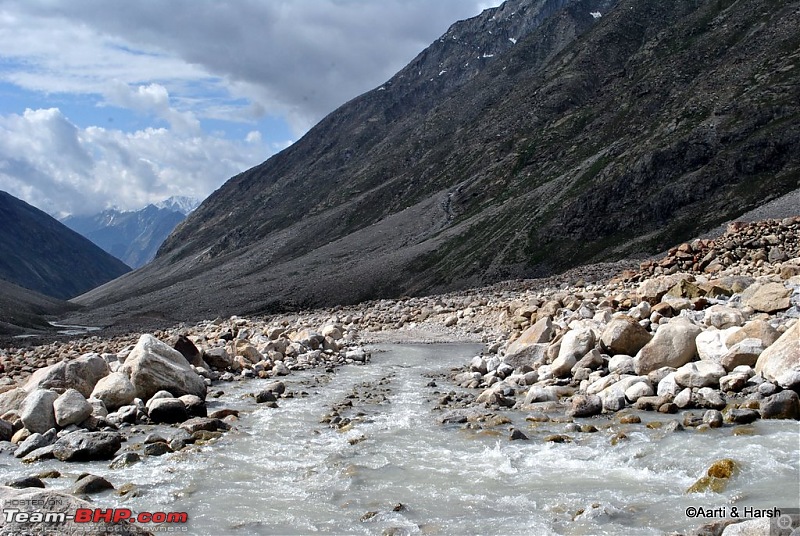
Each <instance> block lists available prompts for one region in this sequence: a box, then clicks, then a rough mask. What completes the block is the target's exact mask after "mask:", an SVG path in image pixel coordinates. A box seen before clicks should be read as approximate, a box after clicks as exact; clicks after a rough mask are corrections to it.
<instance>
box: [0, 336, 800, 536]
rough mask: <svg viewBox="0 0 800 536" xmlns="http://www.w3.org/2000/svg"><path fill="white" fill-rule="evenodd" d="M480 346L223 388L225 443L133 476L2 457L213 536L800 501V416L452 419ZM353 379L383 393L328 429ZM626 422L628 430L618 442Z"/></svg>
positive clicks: (609, 523) (596, 520)
mask: <svg viewBox="0 0 800 536" xmlns="http://www.w3.org/2000/svg"><path fill="white" fill-rule="evenodd" d="M479 350H480V347H479V346H476V345H463V344H462V345H455V344H451V345H386V346H383V347H381V348H377V349H376V351H375V352H373V357H372V361H371V362H370V363H369V364H368V365H366V366H348V367H344V368H341V369H338V370H337V371H336V372H335V373H333V374H326V373H324V372H322V371H307V372H303V373H296V374H293V375H292V376H290V377H288V379H287V384H288V387H289V389H290V390H292V391H294V392H296V393H298V395H299V394H300V393H301V392H302V391H305V392H307V393H308V396H296V397H294V398H290V399H285V400H281V401H280V407H279V408H276V409H269V408H266V407H263V406H257V405H256V404H255V403H254V401H253V399H252V398H247V397H246V396H245V395H246V394H247V393H252V392H255V391H258V386H259V385H260V384H261V383H262V382H263V381H262V380H251V381H248V382H241V383H235V384H221V388H222V389H224V390H225V395H223V396H222V397H221V398H220V399H219V403H218V404H217V403H210V408H211V409H213V408H214V407H230V408H238V409H240V410H241V419H240V421H238V422H237V423H236V425H235V430H232V431H230V432H228V433H227V434H226V435H225V436H224V437H223V438H222V439H220V440H219V441H217V442H215V443H212V444H209V445H205V446H202V447H192V448H190V451H189V452H181V453H175V454H168V455H165V456H162V457H159V458H153V457H151V458H146V459H145V460H144V461H143V462H141V463H138V464H135V465H133V466H131V467H128V468H125V469H120V470H111V469H109V468H108V463H107V462H93V463H82V464H63V463H58V462H56V461H47V462H41V463H40V464H37V465H36V466H34V467H31V466H22V465H21V464H20V463H19V462H18V461H17V460H12V459H10V458H9V457H8V456H2V457H0V478H3V479H4V480H8V479H10V478H12V477H15V476H23V475H27V474H34V473H37V472H41V471H43V470H45V469H49V468H56V469H58V470H60V471H61V472H62V474H64V478H61V479H55V480H48V481H47V482H48V486H52V487H54V488H57V487H59V486H61V487H65V486H69V485H70V484H71V482H72V480H74V478H75V477H76V476H77V475H78V474H79V473H80V472H83V471H88V472H91V473H94V474H99V475H103V476H106V478H108V479H109V480H111V481H112V482H113V483H114V484H115V485H116V486H117V487H119V486H120V485H121V484H123V483H126V482H132V483H134V484H136V485H137V486H138V487H139V489H140V492H141V493H140V495H139V496H138V497H132V498H131V497H128V498H125V497H123V498H120V497H117V496H116V495H114V494H113V493H106V494H103V495H97V496H95V497H94V499H93V500H94V502H95V503H96V504H97V505H98V506H102V507H105V508H108V507H112V506H116V507H127V508H131V509H133V510H134V511H167V512H170V511H175V512H184V511H185V512H188V513H189V518H190V519H189V524H188V533H190V534H198V535H204V534H206V535H220V534H230V535H251V534H252V535H261V534H316V533H320V534H381V533H385V534H542V535H543V534H575V535H580V534H633V535H636V534H664V533H666V532H670V531H685V530H689V529H691V528H693V527H696V526H698V525H700V524H702V523H705V522H709V521H712V519H692V518H688V517H687V516H686V514H685V512H686V509H687V508H688V507H692V506H695V507H703V508H727V511H730V509H731V507H732V506H738V507H739V508H740V511H741V509H743V508H744V507H745V506H752V507H757V508H773V507H779V508H790V507H793V508H797V507H798V489H799V488H798V486H800V476H799V475H800V459H799V458H800V444H799V441H800V439H799V437H800V435H799V434H800V423H797V422H790V421H763V422H762V421H759V422H757V423H755V424H754V425H752V426H749V427H746V428H745V430H749V432H750V433H751V434H752V435H734V434H733V430H734V428H732V427H725V428H722V429H717V430H708V431H707V432H697V431H693V430H689V431H684V432H674V433H666V432H665V431H663V430H661V429H648V428H646V427H645V426H644V425H643V424H635V425H620V424H614V423H613V421H610V420H609V419H607V418H602V419H586V420H585V422H587V423H593V424H595V425H596V426H597V428H599V429H600V431H599V432H597V433H570V434H569V435H570V436H571V437H572V438H573V442H571V443H562V444H555V443H548V442H545V441H543V437H544V435H546V434H548V433H563V432H564V426H565V425H564V424H557V423H552V422H551V423H543V424H537V425H534V424H532V423H528V422H526V421H525V416H526V415H527V413H525V412H516V411H508V412H504V414H506V415H508V417H509V418H511V419H512V421H513V425H514V426H516V427H517V428H519V429H521V430H523V431H524V432H525V433H526V434H527V435H528V436H529V437H530V441H509V440H508V427H509V426H511V424H507V425H504V426H501V427H499V428H497V429H496V430H498V432H489V431H486V430H483V431H476V430H468V429H463V428H462V426H463V425H441V424H438V422H437V416H438V415H440V413H439V412H437V411H433V408H434V406H435V405H436V401H437V398H438V397H439V395H437V394H435V391H440V392H447V391H449V390H451V389H452V386H450V385H449V384H447V382H446V381H445V380H443V379H440V378H439V379H436V382H437V383H438V387H428V386H427V384H428V382H430V381H431V379H430V377H429V375H428V374H427V373H430V372H441V371H444V370H447V369H448V368H449V367H452V366H459V365H462V364H464V363H466V362H468V360H469V358H470V357H471V356H472V355H474V354H475V353H477V352H478V351H479ZM367 385H368V386H369V387H366V386H367ZM354 388H356V391H358V392H361V393H362V394H363V393H365V392H369V393H373V394H376V396H378V397H377V398H375V397H373V398H371V399H369V401H368V403H362V402H363V397H362V398H361V399H359V398H351V399H350V400H351V401H352V403H353V406H354V407H353V408H352V412H353V414H356V413H359V412H360V413H362V414H363V415H361V416H360V418H359V419H357V420H356V421H355V422H354V424H353V426H352V427H347V428H346V429H345V430H344V431H339V430H335V429H333V428H331V427H330V426H329V425H327V424H324V423H321V422H320V420H321V419H322V418H323V417H324V416H325V415H326V414H327V413H328V412H330V410H331V406H332V405H334V404H337V403H340V402H343V401H345V400H348V399H347V398H346V397H347V396H348V395H349V394H351V393H352V392H353V390H354ZM379 395H384V396H385V398H386V400H385V401H383V402H381V401H380V400H381V398H380V397H379ZM210 400H211V399H210ZM645 417H646V418H652V419H661V420H665V421H666V420H669V419H671V418H675V416H662V415H652V414H648V415H647V416H645ZM609 424H610V425H611V426H610V427H609V426H608V425H609ZM619 431H624V432H625V433H626V435H627V437H628V439H627V440H624V441H620V442H619V443H617V445H614V446H612V445H611V442H610V440H611V438H612V437H613V436H614V435H615V434H616V433H618V432H619ZM720 458H733V459H734V460H736V461H737V462H738V464H739V465H740V471H739V473H738V474H736V475H734V477H733V478H732V479H731V481H730V484H729V486H728V488H727V489H725V490H724V491H723V492H722V493H719V494H716V493H703V494H692V495H687V494H686V493H685V491H686V489H687V488H688V487H689V486H691V485H692V484H693V483H694V482H695V481H696V480H697V478H698V477H700V476H701V475H703V474H704V473H705V471H706V469H707V468H708V466H709V465H710V464H711V463H712V462H714V461H715V460H718V459H720ZM400 505H402V506H400ZM580 512H583V513H580Z"/></svg>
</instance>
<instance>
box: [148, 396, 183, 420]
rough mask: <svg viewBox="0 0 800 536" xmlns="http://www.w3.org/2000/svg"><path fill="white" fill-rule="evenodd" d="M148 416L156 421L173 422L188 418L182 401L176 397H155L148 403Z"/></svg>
mask: <svg viewBox="0 0 800 536" xmlns="http://www.w3.org/2000/svg"><path fill="white" fill-rule="evenodd" d="M148 406H149V410H148V413H147V415H148V417H150V420H152V421H153V422H156V423H167V424H174V423H179V422H183V421H185V420H186V419H188V418H189V412H187V411H186V406H185V405H184V404H183V401H182V400H180V399H178V398H157V399H155V400H151V401H150V402H149V403H148Z"/></svg>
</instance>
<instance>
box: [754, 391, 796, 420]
mask: <svg viewBox="0 0 800 536" xmlns="http://www.w3.org/2000/svg"><path fill="white" fill-rule="evenodd" d="M761 418H762V419H794V420H800V398H799V397H798V396H797V393H795V392H794V391H781V392H780V393H777V394H774V395H771V396H768V397H767V398H765V399H764V400H762V401H761Z"/></svg>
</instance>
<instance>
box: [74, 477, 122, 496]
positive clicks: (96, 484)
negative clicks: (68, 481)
mask: <svg viewBox="0 0 800 536" xmlns="http://www.w3.org/2000/svg"><path fill="white" fill-rule="evenodd" d="M108 489H114V485H113V484H112V483H111V482H109V481H108V480H106V479H105V478H103V477H102V476H98V475H90V474H87V475H82V476H81V477H80V478H78V480H77V482H75V485H73V486H72V490H71V493H72V494H73V495H89V494H91V493H100V492H101V491H105V490H108Z"/></svg>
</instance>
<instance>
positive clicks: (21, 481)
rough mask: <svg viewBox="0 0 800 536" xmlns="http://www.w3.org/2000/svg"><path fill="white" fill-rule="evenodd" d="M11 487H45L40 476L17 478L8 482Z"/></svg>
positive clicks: (7, 484)
mask: <svg viewBox="0 0 800 536" xmlns="http://www.w3.org/2000/svg"><path fill="white" fill-rule="evenodd" d="M6 486H8V487H9V488H16V489H24V488H44V487H45V485H44V482H42V479H41V478H39V477H38V476H23V477H20V478H15V479H14V480H10V481H8V482H6Z"/></svg>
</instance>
